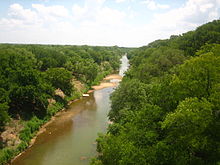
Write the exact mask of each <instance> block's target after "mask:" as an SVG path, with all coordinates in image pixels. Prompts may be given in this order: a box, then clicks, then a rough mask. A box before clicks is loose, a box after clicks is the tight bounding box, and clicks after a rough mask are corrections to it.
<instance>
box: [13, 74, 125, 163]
mask: <svg viewBox="0 0 220 165" xmlns="http://www.w3.org/2000/svg"><path fill="white" fill-rule="evenodd" d="M121 79H122V77H121V76H120V75H118V74H112V75H108V76H107V77H105V78H104V79H103V81H102V82H101V83H100V84H99V85H96V86H93V87H92V90H89V91H88V93H92V92H94V91H95V90H100V89H103V88H108V87H115V86H117V85H118V82H119V81H120V80H121ZM112 80H114V81H113V82H111V81H112ZM107 81H108V82H107ZM77 100H79V99H76V100H73V101H70V102H69V104H68V105H70V104H72V103H73V102H75V101H77ZM77 113H78V112H77V111H76V112H75V113H72V112H71V113H67V111H66V109H62V110H61V111H59V112H57V113H56V115H55V116H53V117H52V118H51V119H50V120H49V121H48V122H47V123H45V124H44V125H42V126H41V128H40V129H39V131H38V132H37V134H36V136H35V137H34V138H33V139H32V140H31V142H30V145H29V147H28V148H30V147H31V146H33V145H34V144H35V142H36V139H37V138H38V136H39V135H41V134H42V133H44V132H45V131H47V127H48V126H49V125H51V124H52V123H53V122H55V120H56V118H57V117H59V120H60V122H62V121H65V120H67V119H69V118H70V117H73V116H74V115H76V114H77ZM61 120H62V121H61ZM27 150H28V149H26V150H25V151H23V152H22V153H20V154H19V155H17V156H16V157H15V158H14V159H12V160H11V163H12V164H13V162H14V161H16V159H18V158H19V157H20V156H22V154H24V153H25V152H26V151H27Z"/></svg>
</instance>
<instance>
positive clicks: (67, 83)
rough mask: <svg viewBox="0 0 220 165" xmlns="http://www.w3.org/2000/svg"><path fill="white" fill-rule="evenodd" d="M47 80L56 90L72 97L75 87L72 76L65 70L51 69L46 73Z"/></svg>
mask: <svg viewBox="0 0 220 165" xmlns="http://www.w3.org/2000/svg"><path fill="white" fill-rule="evenodd" d="M45 78H46V79H47V80H48V82H50V83H51V84H52V86H53V87H54V88H55V89H58V88H59V89H61V90H62V91H63V92H64V93H65V94H66V95H71V93H72V92H73V85H72V84H71V80H72V78H73V77H72V74H71V72H69V71H67V70H66V69H64V68H51V69H48V70H47V71H46V72H45Z"/></svg>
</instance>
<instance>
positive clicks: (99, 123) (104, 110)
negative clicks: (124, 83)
mask: <svg viewBox="0 0 220 165" xmlns="http://www.w3.org/2000/svg"><path fill="white" fill-rule="evenodd" d="M121 62H122V63H121V67H120V71H119V75H121V76H123V75H124V72H125V71H126V70H127V69H128V67H129V63H128V59H127V57H126V56H123V57H122V58H121ZM110 81H111V82H117V80H114V79H113V80H110ZM113 91H114V87H108V88H104V89H100V90H96V91H94V92H93V93H90V96H89V97H83V98H81V99H79V100H77V101H75V102H73V103H72V104H71V105H70V106H69V107H68V109H67V110H66V111H65V112H63V113H60V115H58V116H56V117H55V119H54V120H53V121H52V122H51V123H50V124H49V125H48V126H47V127H46V131H45V132H43V133H42V134H40V135H39V136H38V137H37V139H36V142H35V143H34V145H33V146H32V147H30V148H28V149H27V151H26V152H24V153H23V154H22V155H21V156H19V157H18V158H17V159H15V160H14V161H13V162H12V165H88V164H89V162H90V158H91V157H94V156H95V155H96V154H97V153H96V143H95V140H96V138H97V134H98V133H99V132H102V133H104V132H105V131H106V128H107V126H108V117H107V114H108V112H109V110H110V106H111V105H110V99H109V97H110V94H111V93H112V92H113Z"/></svg>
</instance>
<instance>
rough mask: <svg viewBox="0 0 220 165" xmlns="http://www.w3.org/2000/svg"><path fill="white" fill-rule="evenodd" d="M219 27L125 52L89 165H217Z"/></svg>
mask: <svg viewBox="0 0 220 165" xmlns="http://www.w3.org/2000/svg"><path fill="white" fill-rule="evenodd" d="M219 27H220V22H219V20H218V21H213V22H211V23H208V24H206V25H203V26H201V27H199V28H197V29H196V30H195V31H191V32H188V33H185V34H183V35H180V36H171V37H170V39H168V40H157V41H154V42H153V43H150V44H149V45H148V46H144V47H141V48H138V49H135V50H134V51H132V52H129V58H130V62H131V67H130V69H129V71H128V72H127V73H126V75H125V77H124V78H123V81H122V82H121V84H120V86H119V87H118V88H117V89H116V90H115V92H114V93H113V94H112V96H111V101H112V107H111V111H110V113H109V118H110V120H112V121H113V124H111V125H110V126H109V128H108V132H107V134H106V135H100V136H99V138H98V139H97V142H98V145H97V151H98V152H99V155H98V156H97V158H95V159H94V160H93V161H92V164H109V165H111V164H112V165H115V164H140V165H142V164H143V165H146V164H149V165H151V164H152V165H154V164H169V165H185V164H189V165H194V164H200V165H215V164H218V163H219V162H220V150H219V148H220V134H219V132H220V115H219V114H220V111H219V109H220V103H219V99H220V77H219V76H220V67H219V64H220V59H219V58H220V56H219V55H220V44H219V43H220V41H219V38H220V37H218V36H219V34H220V31H219V30H220V28H219Z"/></svg>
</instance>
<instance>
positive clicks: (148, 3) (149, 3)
mask: <svg viewBox="0 0 220 165" xmlns="http://www.w3.org/2000/svg"><path fill="white" fill-rule="evenodd" d="M141 3H142V4H146V6H147V8H148V9H150V10H157V9H168V8H170V6H169V5H164V4H159V3H156V2H155V1H154V0H145V1H142V2H141Z"/></svg>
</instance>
